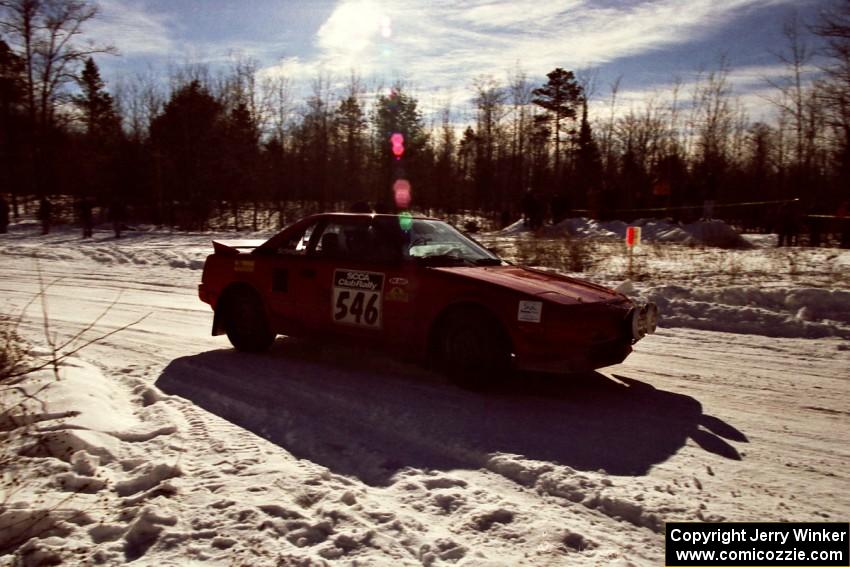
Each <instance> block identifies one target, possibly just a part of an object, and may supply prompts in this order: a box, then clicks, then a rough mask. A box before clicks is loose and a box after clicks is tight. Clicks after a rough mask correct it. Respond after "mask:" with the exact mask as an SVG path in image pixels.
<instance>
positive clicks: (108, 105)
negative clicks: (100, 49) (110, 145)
mask: <svg viewBox="0 0 850 567" xmlns="http://www.w3.org/2000/svg"><path fill="white" fill-rule="evenodd" d="M77 83H78V84H79V86H80V90H81V91H82V94H80V95H76V96H74V97H73V98H72V101H73V102H74V104H75V105H76V106H77V108H79V109H80V111H81V112H82V113H83V124H84V125H85V130H86V135H87V136H89V137H90V138H93V137H95V136H100V137H102V136H108V137H111V136H112V135H114V134H116V133H117V130H118V129H119V127H120V124H119V119H118V116H117V114H116V113H115V105H114V103H113V100H112V96H111V95H110V94H109V93H108V92H106V84H105V83H104V82H103V79H101V77H100V70H99V69H98V67H97V64H96V63H95V62H94V59H92V58H91V57H89V58H88V59H86V62H85V65H84V66H83V72H82V73H81V74H80V76H79V77H78V78H77Z"/></svg>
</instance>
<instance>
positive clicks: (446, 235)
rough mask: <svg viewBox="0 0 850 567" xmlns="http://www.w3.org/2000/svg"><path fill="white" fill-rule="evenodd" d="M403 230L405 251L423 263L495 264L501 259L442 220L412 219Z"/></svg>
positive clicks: (499, 262)
mask: <svg viewBox="0 0 850 567" xmlns="http://www.w3.org/2000/svg"><path fill="white" fill-rule="evenodd" d="M405 233H406V234H407V235H408V244H407V255H408V256H409V257H410V258H413V259H414V260H417V261H420V262H422V263H425V264H429V265H435V264H449V265H457V264H462V265H470V266H487V265H493V266H496V265H499V264H501V263H502V261H501V260H500V259H499V258H498V256H496V255H495V254H493V253H492V252H490V251H489V250H487V249H486V248H484V247H483V246H481V245H480V244H478V243H477V242H475V241H474V240H472V239H470V238H468V237H467V236H464V235H463V234H462V233H461V232H460V231H458V230H457V229H456V228H454V227H453V226H451V225H449V224H446V223H444V222H440V221H433V220H423V219H414V220H413V222H412V223H411V225H410V229H409V230H406V231H405Z"/></svg>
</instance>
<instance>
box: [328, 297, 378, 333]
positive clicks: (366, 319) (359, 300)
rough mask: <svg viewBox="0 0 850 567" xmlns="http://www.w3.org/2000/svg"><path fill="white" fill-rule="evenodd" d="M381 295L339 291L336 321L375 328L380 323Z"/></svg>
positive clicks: (335, 312)
mask: <svg viewBox="0 0 850 567" xmlns="http://www.w3.org/2000/svg"><path fill="white" fill-rule="evenodd" d="M379 298H380V294H379V293H375V292H365V291H355V292H353V295H352V292H350V291H345V290H338V291H337V296H336V304H335V307H336V309H335V311H334V320H335V321H339V322H341V323H353V324H355V325H367V326H369V327H373V326H375V325H376V324H377V323H378V316H379V315H380V311H379V310H378V299H379Z"/></svg>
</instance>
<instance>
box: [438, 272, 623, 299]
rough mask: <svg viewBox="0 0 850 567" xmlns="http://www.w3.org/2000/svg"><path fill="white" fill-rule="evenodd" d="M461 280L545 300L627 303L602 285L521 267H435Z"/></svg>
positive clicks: (621, 295) (621, 296) (619, 295)
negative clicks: (490, 285) (485, 283)
mask: <svg viewBox="0 0 850 567" xmlns="http://www.w3.org/2000/svg"><path fill="white" fill-rule="evenodd" d="M433 269H435V270H438V271H440V272H444V273H450V274H452V275H454V276H457V277H463V278H469V279H474V280H478V281H482V282H487V283H490V284H494V285H497V286H500V287H506V288H510V289H512V290H515V291H518V292H520V293H524V294H528V295H534V296H537V297H540V298H541V299H546V300H549V301H554V302H556V303H562V304H565V305H576V304H586V303H599V302H610V301H616V300H624V299H626V296H624V295H623V294H621V293H618V292H616V291H614V290H611V289H608V288H606V287H603V286H601V285H596V284H593V283H590V282H588V281H585V280H580V279H576V278H571V277H568V276H563V275H560V274H555V273H551V272H544V271H542V270H535V269H532V268H524V267H520V266H486V267H474V268H473V267H450V268H449V267H445V268H433Z"/></svg>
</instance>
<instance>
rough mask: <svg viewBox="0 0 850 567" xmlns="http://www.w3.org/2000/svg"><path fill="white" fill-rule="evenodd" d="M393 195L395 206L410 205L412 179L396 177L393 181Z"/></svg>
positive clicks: (402, 207)
mask: <svg viewBox="0 0 850 567" xmlns="http://www.w3.org/2000/svg"><path fill="white" fill-rule="evenodd" d="M393 197H394V199H395V206H396V207H398V208H399V209H406V208H407V207H409V206H410V200H411V189H410V181H408V180H407V179H396V181H395V183H393Z"/></svg>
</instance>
